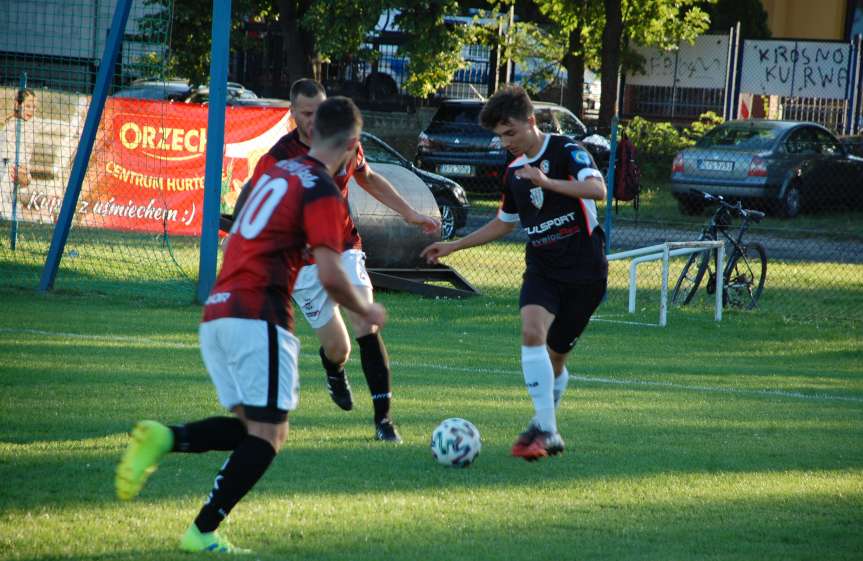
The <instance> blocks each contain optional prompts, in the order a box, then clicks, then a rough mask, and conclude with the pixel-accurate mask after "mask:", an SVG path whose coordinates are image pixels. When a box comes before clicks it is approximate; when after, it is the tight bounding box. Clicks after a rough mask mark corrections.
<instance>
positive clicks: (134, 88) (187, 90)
mask: <svg viewBox="0 0 863 561" xmlns="http://www.w3.org/2000/svg"><path fill="white" fill-rule="evenodd" d="M191 94H192V86H190V85H189V81H188V80H134V81H133V82H132V83H131V84H129V85H128V86H127V87H125V88H123V89H121V90H119V91H117V92H116V93H115V94H114V97H129V98H135V99H154V100H165V101H185V100H186V98H188V97H189V96H190V95H191Z"/></svg>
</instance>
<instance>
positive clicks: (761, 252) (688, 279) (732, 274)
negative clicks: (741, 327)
mask: <svg viewBox="0 0 863 561" xmlns="http://www.w3.org/2000/svg"><path fill="white" fill-rule="evenodd" d="M691 191H692V192H693V194H698V195H701V196H703V197H704V200H705V201H709V202H717V203H719V206H718V208H717V209H716V211H715V212H714V213H713V216H711V217H710V220H708V221H707V224H706V225H705V226H704V229H703V230H702V232H701V237H700V238H698V239H699V240H700V241H703V240H713V241H715V240H719V239H720V237H719V236H720V234H721V235H722V237H724V239H725V240H726V242H729V243H730V244H731V250H730V252H728V253H727V260H726V262H725V267H724V269H723V274H722V278H723V282H724V285H723V294H722V304H723V306H730V307H733V308H745V309H752V308H755V307H756V306H757V305H758V298H759V297H760V296H761V293H762V292H763V291H764V281H765V280H766V278H767V250H765V249H764V246H763V245H761V244H760V243H758V242H744V241H743V236H744V234H745V233H746V231H747V230H748V229H749V225H750V223H752V222H760V221H761V220H762V219H763V218H764V213H763V212H759V211H757V210H750V209H745V208H743V205H742V204H741V203H740V202H739V201H738V202H737V203H736V204H731V203H729V202H727V201H726V200H725V199H724V198H723V197H722V196H717V195H711V194H710V193H704V192H701V191H697V190H695V189H692V190H691ZM737 217H739V218H741V219H742V222H741V224H740V227H739V228H738V229H737V233H736V235H731V234H729V233H728V229H729V227H730V226H731V223H732V222H733V220H734V219H735V218H737ZM716 259H717V256H716V250H715V249H714V250H710V251H701V252H698V253H693V254H692V255H690V257H689V260H688V261H687V262H686V265H685V266H684V267H683V271H682V272H681V273H680V277H678V279H677V283H676V284H675V285H674V292H673V293H672V294H671V303H672V305H676V306H685V305H687V304H689V303H690V302H691V301H692V299H693V298H694V297H695V293H696V292H697V291H698V287H699V286H700V285H701V281H702V280H703V279H704V275H705V273H707V274H708V279H707V293H708V294H715V293H716V272H715V271H716V269H717V266H716Z"/></svg>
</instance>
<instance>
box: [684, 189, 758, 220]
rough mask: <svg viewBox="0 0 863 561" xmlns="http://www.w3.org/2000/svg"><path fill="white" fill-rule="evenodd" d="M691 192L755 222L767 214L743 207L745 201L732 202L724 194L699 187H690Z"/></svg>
mask: <svg viewBox="0 0 863 561" xmlns="http://www.w3.org/2000/svg"><path fill="white" fill-rule="evenodd" d="M689 192H690V193H692V194H695V195H699V196H701V197H702V198H703V199H704V200H707V201H715V202H718V203H719V205H720V206H721V207H724V208H727V209H728V210H730V211H733V212H735V213H737V214H739V215H740V216H743V217H745V218H750V219H751V220H753V221H754V222H759V221H760V220H761V219H763V218H764V217H765V216H766V215H765V214H764V213H763V212H761V211H758V210H752V209H748V208H743V203H741V202H740V201H737V204H731V203H729V202H727V201H726V200H725V198H724V197H723V196H722V195H712V194H710V193H708V192H707V191H699V190H698V189H692V188H690V189H689Z"/></svg>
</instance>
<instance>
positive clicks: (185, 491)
mask: <svg viewBox="0 0 863 561" xmlns="http://www.w3.org/2000/svg"><path fill="white" fill-rule="evenodd" d="M381 299H382V301H383V302H384V303H385V304H386V305H387V306H388V307H389V310H390V313H391V321H390V323H389V325H388V326H387V327H386V329H385V337H386V340H387V342H388V347H389V351H390V356H391V359H392V361H393V366H394V368H393V369H394V380H395V382H394V385H395V398H394V416H395V419H396V421H397V422H398V423H399V426H400V429H401V431H402V434H403V436H404V437H405V443H404V444H403V445H401V446H388V445H382V444H380V443H375V442H373V441H372V440H371V436H372V426H371V406H370V402H369V400H368V399H367V390H366V388H365V383H364V381H363V378H362V375H361V373H360V371H359V365H358V360H357V359H356V358H352V359H351V363H350V365H349V368H348V372H349V374H350V375H351V377H352V381H353V385H354V391H355V395H356V397H357V402H358V403H357V408H356V409H355V410H354V411H353V412H350V413H345V412H342V411H341V410H339V409H337V408H336V407H335V406H334V405H333V404H332V403H330V401H329V398H328V397H327V395H326V392H325V389H324V384H323V380H322V373H321V370H320V366H319V365H318V361H317V358H316V352H315V350H316V344H315V343H314V341H313V337H312V336H311V333H310V331H309V330H308V328H307V327H306V326H305V325H300V328H299V335H300V337H301V339H302V342H303V345H304V347H303V353H302V356H301V361H300V368H301V372H302V380H303V390H302V397H301V403H300V408H299V409H298V410H297V411H296V412H295V413H294V414H292V419H291V434H290V437H289V440H288V443H287V445H286V447H285V450H284V451H283V453H282V454H281V455H280V456H279V457H278V458H277V459H276V461H275V463H274V464H273V467H272V468H271V469H270V471H269V472H268V473H267V475H266V476H265V477H264V479H263V480H262V481H261V482H260V484H259V485H258V486H257V487H256V488H255V489H254V490H253V491H252V493H251V494H250V495H249V496H248V497H247V498H246V500H244V501H243V502H241V503H240V504H239V505H238V507H237V508H236V509H235V510H234V512H233V513H232V514H231V516H230V517H229V519H228V522H227V523H226V524H225V525H224V531H225V533H226V535H228V536H229V537H230V538H231V539H232V540H233V541H234V542H235V543H238V544H239V545H241V546H244V547H249V548H252V549H253V550H254V551H255V555H254V556H252V557H250V558H254V559H268V560H269V559H273V560H275V559H303V560H323V559H328V560H336V559H339V560H342V559H351V560H382V559H387V560H442V561H443V560H446V561H453V560H471V561H474V560H485V559H489V560H492V559H493V560H508V559H512V560H518V561H522V560H525V559H531V560H555V561H557V560H561V559H608V560H620V559H639V560H657V561H660V560H662V561H665V560H669V559H687V560H700V559H704V560H708V559H709V560H719V559H721V560H726V559H727V560H731V559H735V560H736V559H739V560H755V559H757V560H774V559H775V560H783V561H785V560H795V559H800V560H803V559H860V556H861V551H863V532H861V528H863V366H861V365H863V337H861V326H860V324H859V323H854V322H852V323H850V324H847V323H842V324H836V323H833V322H816V321H811V322H787V321H784V320H783V318H782V316H781V315H775V314H769V313H731V314H728V315H727V316H726V318H725V319H724V320H723V321H722V322H721V323H716V322H713V321H712V320H711V316H710V314H709V313H707V312H705V310H703V309H701V308H695V309H693V310H677V311H675V312H674V313H673V315H672V316H671V317H670V322H669V327H667V328H665V329H660V328H656V327H643V326H636V325H630V324H626V323H621V322H620V321H618V320H629V319H632V318H630V317H629V316H626V315H625V314H621V313H619V312H621V311H622V309H621V308H620V306H618V305H614V306H612V305H607V306H605V307H603V308H601V309H600V312H599V314H598V318H597V321H595V322H593V323H592V324H591V326H590V328H589V330H588V332H587V333H586V334H585V336H584V337H583V338H582V340H581V341H580V343H579V345H578V347H577V350H576V352H575V353H574V354H573V357H572V359H571V360H570V369H571V370H572V371H573V372H574V373H575V374H576V375H577V376H578V378H577V379H576V380H574V381H573V383H572V384H571V385H570V390H569V392H568V393H567V395H566V397H565V398H564V403H563V405H562V409H561V412H560V414H559V422H560V427H561V432H562V434H563V435H564V438H565V439H566V440H567V445H568V449H567V451H566V453H565V454H564V455H563V456H562V457H558V458H552V459H549V460H545V461H542V462H539V463H536V464H528V463H526V462H523V461H520V460H516V459H514V458H511V457H509V456H508V451H509V447H510V445H511V442H512V440H513V438H514V437H515V435H516V434H517V433H518V432H519V431H520V430H522V428H523V426H524V424H525V423H526V422H527V420H528V419H529V417H530V416H531V413H532V408H531V405H530V402H529V399H528V397H527V395H526V392H525V390H524V387H523V382H522V379H521V373H520V371H519V364H518V348H519V347H518V332H519V328H518V323H517V319H516V318H517V316H516V308H515V303H514V301H512V299H510V298H505V299H501V298H482V299H474V300H470V301H465V302H456V301H448V300H420V299H418V298H416V297H413V296H406V295H392V294H384V295H382V296H381ZM0 301H2V303H3V305H2V310H3V314H2V317H0V395H2V396H3V398H2V404H3V407H2V408H0V482H2V483H0V559H24V560H31V559H32V560H35V559H68V560H72V559H74V560H100V561H101V560H109V559H111V560H113V559H136V560H137V559H146V560H162V559H190V558H191V557H190V556H188V555H183V554H181V553H179V552H178V551H176V550H175V547H176V544H177V540H178V538H179V535H180V534H181V533H182V531H183V530H184V529H185V527H186V526H187V525H188V524H189V523H190V521H191V520H192V518H193V517H194V516H195V514H196V513H197V510H198V508H199V507H200V505H201V503H202V501H203V499H204V497H205V496H206V493H207V492H208V491H209V489H210V487H211V484H212V478H213V476H214V475H215V473H216V471H217V470H218V468H219V466H220V465H221V463H222V462H223V461H224V459H225V457H226V454H224V453H210V454H203V455H172V456H169V457H168V458H167V459H166V460H165V461H164V462H163V464H162V466H161V468H160V469H159V471H158V472H157V473H156V474H155V475H154V476H153V478H152V480H151V482H150V484H149V485H148V487H147V488H145V490H144V492H143V493H142V495H141V497H139V499H138V500H136V501H135V502H132V503H128V504H127V503H120V502H118V501H117V500H116V499H115V498H114V494H113V472H114V467H115V465H116V462H117V460H118V458H119V456H120V454H121V451H122V449H123V446H124V444H125V442H126V438H127V437H126V431H127V430H128V429H129V428H130V427H131V425H132V424H133V423H134V422H135V421H136V420H138V419H141V418H155V419H160V420H163V421H165V422H181V421H184V420H193V419H197V418H201V417H204V416H209V415H214V414H219V413H220V410H219V407H218V405H217V402H216V400H215V395H214V391H213V389H212V386H211V384H210V382H209V380H208V377H207V375H206V373H205V371H204V369H203V366H202V364H201V359H200V356H199V353H198V348H197V341H196V327H197V323H198V319H199V312H200V311H199V308H197V307H195V306H180V305H174V306H171V307H158V306H155V305H153V304H146V303H143V302H144V301H143V300H142V299H138V300H131V301H130V300H125V299H121V298H117V297H113V296H111V295H101V296H94V295H93V294H90V293H78V292H76V291H71V290H70V291H64V292H60V293H55V294H49V295H47V296H45V295H37V294H35V293H33V292H31V291H29V290H20V289H12V288H2V289H0ZM635 319H638V320H644V321H655V308H651V309H650V310H647V311H645V312H643V313H641V314H639V315H637V316H635ZM449 416H463V417H465V418H467V419H469V420H471V421H473V422H474V423H475V424H476V425H477V426H478V427H479V429H480V431H481V432H482V435H483V452H482V454H481V456H480V457H479V459H478V461H477V463H476V464H475V465H474V466H472V467H470V468H468V469H465V470H455V469H447V468H443V467H440V466H438V465H436V464H435V463H434V462H433V460H432V458H431V455H430V452H429V449H428V441H429V438H430V435H431V432H432V430H433V429H434V427H435V425H436V424H437V423H438V422H439V421H440V420H442V419H444V418H445V417H449Z"/></svg>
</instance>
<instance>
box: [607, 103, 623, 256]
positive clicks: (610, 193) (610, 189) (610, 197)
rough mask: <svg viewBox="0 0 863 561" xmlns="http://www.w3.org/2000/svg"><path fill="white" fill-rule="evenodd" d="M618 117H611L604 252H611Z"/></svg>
mask: <svg viewBox="0 0 863 561" xmlns="http://www.w3.org/2000/svg"><path fill="white" fill-rule="evenodd" d="M619 122H620V118H619V117H618V116H617V114H615V115H614V116H613V117H612V118H611V150H610V152H611V153H610V154H609V156H608V177H607V178H606V187H607V193H606V195H605V253H606V255H607V254H609V253H611V206H612V204H614V168H615V167H616V165H617V125H618V123H619Z"/></svg>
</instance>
